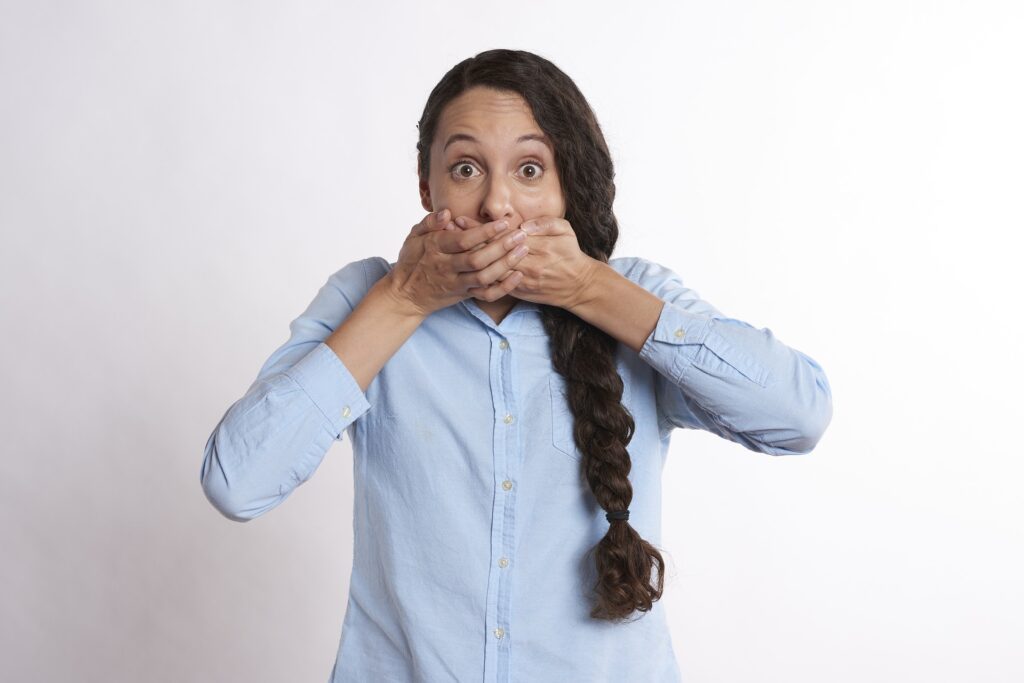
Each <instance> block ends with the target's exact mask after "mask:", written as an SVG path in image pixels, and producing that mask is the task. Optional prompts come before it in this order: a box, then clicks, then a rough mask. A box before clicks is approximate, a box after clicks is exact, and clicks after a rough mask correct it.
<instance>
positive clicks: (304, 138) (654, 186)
mask: <svg viewBox="0 0 1024 683" xmlns="http://www.w3.org/2000/svg"><path fill="white" fill-rule="evenodd" d="M1021 19H1022V15H1021V10H1019V9H1018V6H1017V5H1016V4H1015V3H1011V2H1005V3H1001V4H997V3H995V2H978V1H975V2H971V3H968V2H939V1H936V2H910V1H908V0H884V1H878V0H875V1H867V2H865V1H863V0H859V1H858V2H828V3H824V2H809V1H805V2H773V3H758V4H756V5H755V3H752V2H715V3H695V2H686V3H680V2H672V3H664V4H660V5H659V4H654V3H625V4H624V3H620V2H615V3H608V4H606V5H601V4H596V3H594V2H592V1H589V2H562V3H552V2H517V3H502V4H500V5H498V4H495V5H488V4H483V3H466V4H460V3H452V2H443V1H435V2H431V3H413V2H408V3H404V4H397V3H381V4H375V5H373V6H370V5H367V6H360V5H355V4H342V3H300V2H289V3H284V2H280V3H269V2H210V1H204V2H178V3H157V2H148V3H147V2H92V3H85V2H78V3H75V2H44V1H40V0H33V1H31V2H21V3H15V2H6V1H5V2H2V3H0V98H2V100H0V224H2V231H3V232H2V243H0V245H2V246H0V302H2V309H0V313H2V319H0V322H2V326H3V327H2V332H3V334H2V337H0V339H2V344H3V347H2V351H3V352H2V354H0V371H2V377H0V380H2V389H3V391H2V392H0V402H2V405H0V408H2V409H0V415H2V418H0V419H2V420H3V424H2V430H3V431H2V433H3V456H2V459H0V468H2V470H0V557H2V559H0V596H2V597H0V600H2V603H0V608H2V618H0V646H2V652H0V678H2V679H3V680H9V681H72V680H73V681H79V682H85V681H89V682H92V681H96V682H100V681H102V682H105V683H106V682H110V681H132V682H134V681H148V682H165V681H166V682H172V681H173V682H180V681H218V682H223V681H227V682H233V681H239V682H241V681H246V682H253V681H324V680H326V679H327V677H328V675H329V673H330V669H331V666H332V664H333V662H334V657H335V654H336V648H337V642H338V637H339V634H340V628H341V623H342V619H343V616H344V609H345V606H346V598H347V591H348V576H349V571H350V568H351V547H352V538H351V529H352V518H351V515H352V505H351V491H352V483H351V476H352V474H351V451H350V446H349V444H348V442H347V439H346V440H345V441H343V442H342V443H339V444H336V445H335V447H334V448H332V450H331V451H330V452H329V453H328V454H327V456H326V458H325V459H324V461H323V463H322V465H321V466H320V468H319V470H317V473H316V475H315V476H314V477H313V479H311V480H310V481H309V482H308V483H307V484H305V485H303V486H302V487H300V488H299V489H297V490H296V491H295V492H294V494H293V495H292V496H291V497H290V498H289V499H288V500H287V501H286V502H285V503H284V504H282V505H281V506H280V507H279V508H276V509H274V510H273V511H271V512H270V513H268V514H266V515H265V516H263V517H261V518H259V519H258V520H256V521H253V522H250V523H248V524H244V525H243V524H238V523H234V522H231V521H229V520H227V519H225V518H223V517H221V516H220V515H219V513H217V512H216V510H215V509H214V508H213V507H212V506H211V505H210V504H209V503H208V502H207V501H206V499H205V498H204V496H203V493H202V490H201V488H200V484H199V467H200V462H201V459H202V453H203V447H204V445H205V443H206V440H207V437H208V436H209V434H210V432H211V430H212V429H213V427H214V425H215V424H216V423H217V421H218V420H219V418H220V417H221V416H222V414H223V413H224V411H225V410H226V409H227V408H228V406H229V405H230V404H231V403H232V402H234V401H235V400H236V399H237V398H239V397H240V396H241V395H242V393H243V392H244V391H245V389H246V387H248V386H249V384H250V383H251V382H252V380H253V379H254V378H255V375H256V372H257V370H258V369H259V367H260V365H261V364H262V362H263V361H264V360H265V359H266V357H267V356H268V355H269V354H270V352H271V351H272V350H274V349H275V348H276V347H277V346H279V345H280V344H281V343H283V342H284V341H285V340H286V339H287V336H288V323H289V321H290V320H292V319H293V318H294V317H296V316H297V315H298V314H299V313H301V312H302V310H303V309H304V308H305V306H306V305H307V304H308V303H309V301H310V300H311V299H312V298H313V296H314V295H315V294H316V291H317V289H318V288H319V287H320V286H321V285H322V284H323V283H324V282H325V281H326V279H327V277H328V275H330V274H331V273H332V272H334V271H336V270H338V269H339V268H340V267H341V266H343V265H344V264H346V263H348V262H350V261H352V260H356V259H360V258H364V257H367V256H371V255H383V256H386V257H388V258H389V260H393V259H394V257H395V256H396V255H397V252H398V248H399V246H400V245H401V243H402V240H403V239H404V237H405V235H406V234H407V232H408V229H409V228H410V226H412V225H413V224H414V223H416V222H417V221H419V220H420V218H421V217H422V215H423V210H422V209H421V208H420V205H419V201H418V193H417V190H416V182H417V178H416V174H415V141H416V127H415V124H416V121H417V119H418V118H419V116H420V114H421V112H422V107H423V104H424V102H425V100H426V97H427V94H428V93H429V92H430V90H431V88H432V87H433V86H434V84H435V83H436V82H437V81H438V80H439V79H440V78H441V76H442V75H443V74H444V72H445V71H447V70H448V69H449V68H451V67H452V66H453V65H454V64H455V63H457V62H458V61H460V60H462V59H463V58H465V57H469V56H472V55H474V54H476V53H477V52H480V51H482V50H486V49H490V48H493V47H509V48H517V49H527V50H532V51H534V52H537V53H539V54H541V55H542V56H545V57H547V58H548V59H551V60H552V61H554V62H555V63H556V64H557V65H558V66H560V67H561V68H562V69H564V70H565V71H566V72H567V73H568V74H569V75H570V76H571V77H572V78H574V79H575V80H576V82H577V83H578V85H579V86H580V88H581V89H582V91H583V93H584V94H585V95H586V96H587V98H588V99H589V101H590V102H591V104H592V105H593V107H594V109H595V111H596V113H597V115H598V118H599V120H600V122H601V124H602V126H603V129H604V132H605V134H606V136H607V140H608V143H609V145H610V147H611V150H612V154H613V157H614V160H615V162H616V171H617V174H616V180H617V184H618V191H619V194H618V201H617V203H616V214H617V216H618V218H619V221H620V227H621V232H622V237H621V240H620V243H619V246H618V248H617V250H616V253H615V255H616V256H621V255H641V256H646V257H648V258H652V259H654V260H657V261H659V262H661V263H663V264H664V265H667V266H669V267H672V268H673V269H676V270H677V271H678V272H679V273H680V274H681V275H682V276H683V279H684V281H685V283H686V284H687V285H688V286H690V287H692V288H694V289H696V290H697V291H698V292H699V293H700V295H701V296H702V297H703V298H704V299H706V300H708V301H710V302H711V303H713V304H714V305H715V306H717V307H718V308H719V309H720V310H722V311H723V312H724V313H725V314H726V315H729V316H732V317H736V318H740V319H743V320H746V321H748V322H750V323H751V324H754V325H756V326H758V327H769V328H771V330H772V331H773V333H774V334H775V335H776V336H777V337H778V338H779V339H781V340H782V341H783V342H785V343H787V344H789V345H791V346H793V347H795V348H797V349H800V350H801V351H804V352H806V353H808V354H809V355H811V356H812V357H813V358H815V359H816V360H817V361H818V362H820V363H821V364H822V365H823V367H824V368H825V371H826V373H827V375H828V378H829V380H830V382H831V385H832V389H833V394H834V418H833V421H832V423H831V425H830V427H829V429H828V431H827V432H826V434H825V436H824V438H823V439H822V441H821V442H820V444H819V445H818V447H817V449H816V450H815V451H814V452H813V453H811V454H808V455H804V456H792V457H779V458H773V457H771V456H769V455H763V454H757V453H754V452H751V451H747V450H746V449H744V448H743V447H741V446H739V445H738V444H734V443H731V442H727V441H725V440H723V439H719V438H718V437H715V436H713V435H711V434H708V433H698V432H685V433H684V432H681V431H677V432H676V433H675V439H674V440H673V445H672V452H671V453H670V459H669V464H668V466H667V467H666V470H665V474H664V486H665V490H666V498H665V509H664V518H665V519H664V538H663V544H662V545H663V546H664V548H665V549H666V550H667V554H668V555H669V556H670V558H671V562H672V565H671V571H672V575H671V576H669V580H668V583H667V586H666V591H665V595H664V598H663V600H664V604H665V607H666V609H667V610H668V614H669V619H670V623H671V628H672V637H673V641H674V644H675V648H676V652H677V655H678V659H679V663H680V667H681V669H682V672H683V676H684V680H686V681H687V682H688V683H705V682H707V683H741V682H743V683H747V682H749V683H772V682H775V681H779V682H782V681H785V682H786V683H796V682H807V683H821V682H824V681H828V682H829V683H845V682H851V683H853V682H857V683H861V682H863V681H871V682H872V683H876V682H879V681H884V682H890V681H891V682H893V683H895V682H900V683H902V682H905V681H924V680H927V681H931V682H938V681H942V682H946V681H949V682H953V681H957V682H959V681H972V683H974V682H980V681H985V682H995V681H1000V682H1001V681H1007V682H1009V681H1020V680H1024V654H1022V648H1021V643H1022V642H1024V588H1022V580H1021V576H1022V575H1024V558H1022V554H1024V544H1022V541H1024V531H1022V526H1021V520H1022V519H1024V503H1022V495H1021V489H1022V483H1024V477H1022V475H1024V464H1022V457H1024V449H1022V448H1021V445H1020V440H1019V439H1020V437H1019V434H1018V429H1019V427H1020V419H1021V417H1022V412H1024V411H1022V400H1021V398H1020V393H1019V390H1020V387H1021V384H1022V381H1024V373H1022V363H1021V360H1020V357H1021V351H1020V343H1021V336H1022V335H1021V333H1022V325H1021V308H1022V306H1021V303H1020V295H1021V293H1022V291H1024V288H1022V287H1021V278H1020V274H1019V272H1020V271H1019V270H1018V268H1019V266H1020V257H1021V251H1020V245H1019V243H1017V242H1016V240H1017V238H1018V236H1019V233H1020V231H1021V229H1022V227H1024V220H1022V210H1021V191H1022V188H1024V172H1022V166H1021V160H1022V156H1024V155H1022V153H1024V144H1022V143H1024V135H1022V126H1021V122H1022V121H1024V101H1022V88H1021V64H1022V61H1024V54H1022V49H1021V47H1020V44H1021V40H1020V37H1021V34H1022V29H1024V26H1022V21H1021Z"/></svg>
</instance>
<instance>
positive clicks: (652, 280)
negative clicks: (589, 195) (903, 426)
mask: <svg viewBox="0 0 1024 683" xmlns="http://www.w3.org/2000/svg"><path fill="white" fill-rule="evenodd" d="M627 277H629V278H630V279H631V280H633V281H634V282H636V283H637V284H639V285H641V286H643V287H644V288H645V289H647V290H648V291H650V292H652V293H654V294H655V295H657V296H658V297H659V298H661V299H662V300H663V301H664V302H665V303H664V305H663V307H662V309H661V314H660V316H659V318H658V321H657V324H656V325H655V328H654V330H653V331H652V332H651V334H650V335H649V336H648V338H647V339H646V341H645V342H644V345H643V347H642V348H641V350H640V357H641V358H642V359H643V360H644V361H645V362H647V363H648V364H649V365H650V366H651V367H652V368H654V370H655V371H656V373H655V393H656V399H657V406H658V412H659V422H660V424H661V427H662V429H663V430H670V429H672V428H673V427H682V428H689V429H703V430H706V431H709V432H712V433H714V434H717V435H719V436H721V437H723V438H726V439H729V440H731V441H735V442H737V443H739V444H742V445H743V446H745V447H746V448H748V449H750V450H754V451H758V452H761V453H768V454H771V455H794V454H802V453H809V452H811V451H812V450H813V449H814V447H815V446H816V445H817V443H818V441H819V440H820V439H821V437H822V435H823V434H824V432H825V429H826V428H827V427H828V424H829V423H830V421H831V419H832V390H831V387H830V386H829V382H828V378H827V377H826V375H825V372H824V370H823V369H822V367H821V366H820V365H819V364H818V363H817V362H816V361H815V360H814V359H813V358H811V357H810V356H808V355H807V354H805V353H803V352H801V351H798V350H797V349H794V348H792V347H790V346H787V345H786V344H784V343H783V342H781V341H780V340H779V339H778V338H776V337H775V335H774V334H773V333H772V331H771V330H770V329H769V328H767V327H765V328H757V327H754V326H753V325H751V324H749V323H747V322H744V321H742V320H737V319H735V318H729V317H727V316H725V315H723V314H722V313H721V312H720V311H718V309H716V308H715V307H714V306H713V305H711V304H710V303H708V302H707V301H704V300H702V299H701V298H700V296H699V295H698V293H697V292H696V291H694V290H692V289H690V288H688V287H686V286H684V284H683V281H682V278H680V277H679V275H678V274H676V273H675V272H673V271H672V270H670V269H668V268H666V267H665V266H662V265H660V264H657V263H655V262H653V261H649V260H647V259H637V263H636V265H635V266H634V267H633V268H631V269H630V271H629V272H628V273H627Z"/></svg>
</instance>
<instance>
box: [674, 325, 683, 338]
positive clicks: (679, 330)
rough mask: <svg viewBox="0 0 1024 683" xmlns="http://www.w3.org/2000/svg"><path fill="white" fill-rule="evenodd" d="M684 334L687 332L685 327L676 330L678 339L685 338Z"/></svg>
mask: <svg viewBox="0 0 1024 683" xmlns="http://www.w3.org/2000/svg"><path fill="white" fill-rule="evenodd" d="M683 334H685V333H684V332H683V328H681V327H680V328H679V329H678V330H676V339H682V338H683Z"/></svg>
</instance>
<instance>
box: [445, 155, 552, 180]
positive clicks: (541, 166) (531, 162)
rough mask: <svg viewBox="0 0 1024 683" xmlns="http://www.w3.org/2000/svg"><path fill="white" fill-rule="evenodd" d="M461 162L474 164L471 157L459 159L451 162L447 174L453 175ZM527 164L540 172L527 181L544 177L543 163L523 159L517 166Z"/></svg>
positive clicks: (457, 178)
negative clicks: (535, 167)
mask: <svg viewBox="0 0 1024 683" xmlns="http://www.w3.org/2000/svg"><path fill="white" fill-rule="evenodd" d="M462 164H470V165H475V164H473V160H472V159H459V160H458V161H456V162H455V163H454V164H452V165H451V166H449V167H448V174H449V175H454V173H455V169H456V168H458V167H459V166H461V165H462ZM528 165H529V166H537V167H538V168H540V174H539V175H537V176H535V177H533V178H527V180H528V181H534V180H540V179H541V178H543V177H544V171H545V168H544V164H542V163H540V162H539V161H532V160H531V161H524V162H523V163H522V165H521V166H520V167H519V168H522V167H523V166H528ZM455 179H456V180H472V178H466V177H456V178H455Z"/></svg>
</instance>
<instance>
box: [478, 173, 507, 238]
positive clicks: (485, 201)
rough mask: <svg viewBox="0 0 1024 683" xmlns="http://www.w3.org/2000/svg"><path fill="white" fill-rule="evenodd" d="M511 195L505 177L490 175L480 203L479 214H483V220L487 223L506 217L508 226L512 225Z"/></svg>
mask: <svg viewBox="0 0 1024 683" xmlns="http://www.w3.org/2000/svg"><path fill="white" fill-rule="evenodd" d="M513 195H514V192H513V190H512V188H511V187H510V185H509V182H508V180H507V179H505V178H501V177H498V175H492V176H491V177H490V178H489V179H488V181H487V185H486V187H485V188H484V196H483V198H482V199H481V204H480V215H481V216H483V218H484V222H485V223H489V222H490V221H496V220H498V219H500V218H505V219H508V221H509V225H510V226H511V225H513V223H512V220H511V219H512V216H513V215H514V214H515V209H513V207H512V205H513V199H514V196H513Z"/></svg>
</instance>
